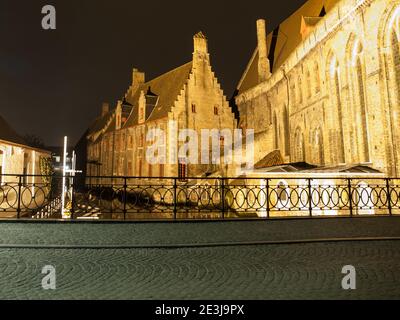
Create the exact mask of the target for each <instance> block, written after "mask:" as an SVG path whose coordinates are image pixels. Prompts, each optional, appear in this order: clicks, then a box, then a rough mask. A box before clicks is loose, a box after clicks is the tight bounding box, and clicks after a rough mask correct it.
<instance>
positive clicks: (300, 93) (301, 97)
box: [297, 76, 303, 104]
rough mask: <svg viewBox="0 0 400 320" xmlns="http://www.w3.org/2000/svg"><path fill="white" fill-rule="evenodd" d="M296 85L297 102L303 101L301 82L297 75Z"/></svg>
mask: <svg viewBox="0 0 400 320" xmlns="http://www.w3.org/2000/svg"><path fill="white" fill-rule="evenodd" d="M297 86H298V99H299V103H300V104H301V103H303V82H302V79H301V77H300V76H299V79H298V81H297Z"/></svg>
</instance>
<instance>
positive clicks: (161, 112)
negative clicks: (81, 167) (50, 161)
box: [87, 32, 237, 177]
mask: <svg viewBox="0 0 400 320" xmlns="http://www.w3.org/2000/svg"><path fill="white" fill-rule="evenodd" d="M193 40H194V52H193V58H192V61H190V62H189V63H186V64H184V65H182V66H180V67H178V68H176V69H174V70H171V71H169V72H167V73H165V74H162V75H161V76H159V77H157V78H155V79H152V80H150V81H147V82H146V80H145V74H144V73H142V72H139V71H138V70H137V69H134V70H133V76H132V85H131V86H130V87H129V89H128V91H127V93H126V95H125V97H124V99H123V101H119V102H118V103H117V106H116V108H115V109H113V110H110V108H109V106H108V105H107V104H105V105H104V106H103V110H102V115H101V116H100V117H99V118H98V119H96V121H95V122H94V123H93V124H92V126H91V127H90V129H89V131H88V133H87V139H88V147H87V148H88V149H87V150H88V156H87V158H88V163H87V174H88V175H92V176H93V175H102V176H129V177H132V176H135V177H170V176H181V177H182V176H183V177H185V176H200V175H204V174H206V173H207V172H212V171H213V170H215V168H213V167H212V166H210V165H208V164H188V165H185V164H184V163H183V162H182V161H181V159H177V161H174V160H172V159H170V158H169V152H170V151H171V149H178V148H179V147H180V146H181V145H182V144H183V143H182V142H179V145H178V144H175V145H172V144H171V142H170V141H171V140H170V137H171V135H172V134H174V133H175V132H172V130H171V128H170V126H169V123H171V122H175V123H176V126H177V128H176V129H177V130H182V129H192V130H194V131H196V132H197V133H198V135H197V137H198V138H199V139H200V137H201V129H210V130H211V129H217V130H223V129H229V130H233V129H234V128H236V126H237V121H236V120H235V118H234V115H233V113H232V110H231V108H230V106H229V104H228V102H227V99H226V97H225V95H224V93H223V91H222V89H221V87H220V84H219V83H218V80H217V78H216V77H215V74H214V72H213V71H212V68H211V64H210V55H209V52H208V44H207V39H206V37H205V36H204V35H203V34H202V33H201V32H200V33H198V34H196V35H195V36H194V39H193ZM155 128H157V129H161V130H163V132H164V133H165V134H166V137H165V141H164V142H165V149H166V154H167V159H164V160H161V159H160V161H159V163H156V164H151V163H149V162H148V161H147V159H146V151H147V149H148V146H149V145H151V144H152V143H148V139H147V134H148V132H149V130H150V129H155ZM218 143H219V142H218ZM209 151H211V144H210V149H209ZM188 152H189V153H190V152H193V150H189V151H188ZM201 152H202V150H200V144H199V150H198V154H201ZM199 163H201V162H200V161H199Z"/></svg>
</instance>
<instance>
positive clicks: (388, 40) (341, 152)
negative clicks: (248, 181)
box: [236, 0, 400, 176]
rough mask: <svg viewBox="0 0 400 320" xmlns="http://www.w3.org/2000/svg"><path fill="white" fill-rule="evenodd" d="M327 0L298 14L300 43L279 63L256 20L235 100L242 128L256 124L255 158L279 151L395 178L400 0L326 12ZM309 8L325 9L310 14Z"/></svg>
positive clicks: (356, 0)
mask: <svg viewBox="0 0 400 320" xmlns="http://www.w3.org/2000/svg"><path fill="white" fill-rule="evenodd" d="M324 2H326V1H323V0H318V1H316V0H310V1H309V3H308V4H306V5H305V6H304V7H303V8H301V9H299V11H298V12H297V13H296V14H295V15H297V17H299V16H301V19H300V18H298V19H296V20H293V21H292V25H295V26H294V28H295V29H297V32H298V33H299V36H300V37H301V41H300V43H298V44H297V45H296V46H294V47H293V48H292V50H291V52H290V53H289V54H288V56H287V58H285V59H284V61H282V63H280V64H277V63H276V62H275V63H273V61H270V59H269V58H271V52H270V53H269V55H268V56H267V55H266V53H265V48H264V44H265V43H267V44H268V46H269V49H270V50H274V48H272V42H273V41H271V40H270V39H271V35H269V36H268V37H267V36H266V34H265V27H264V26H263V24H264V22H263V20H260V21H258V24H257V25H258V41H259V45H258V49H257V50H256V52H255V54H254V55H253V58H252V61H250V63H249V66H248V68H247V70H246V71H245V73H244V75H243V78H242V80H241V83H240V84H239V87H238V90H239V94H238V95H237V97H236V103H237V105H238V108H239V112H240V124H239V125H240V127H242V128H244V129H245V128H248V129H255V132H256V143H255V157H256V159H255V161H256V162H257V161H259V160H260V159H262V158H263V157H265V156H266V155H267V154H268V153H270V152H273V151H275V150H280V152H281V154H282V157H283V159H284V161H285V162H287V163H289V162H303V161H304V162H308V163H311V164H316V165H324V166H337V165H341V164H347V165H349V164H364V165H369V166H372V167H373V168H375V169H378V170H380V171H382V172H384V173H386V174H388V175H392V176H398V175H399V174H400V162H399V159H400V148H399V144H400V131H399V125H400V118H399V111H400V110H399V108H400V94H399V92H400V90H399V89H400V1H398V0H364V1H362V0H361V1H360V0H341V1H336V3H334V4H333V5H332V6H331V7H329V9H328V10H326V7H325V8H323V5H324ZM331 3H332V1H331ZM307 5H308V7H307ZM311 5H312V6H313V7H316V6H319V8H323V12H324V13H323V14H321V16H319V17H309V16H307V10H309V9H310V8H311V7H310V6H311ZM318 10H320V9H318ZM325 10H326V14H325ZM303 11H304V12H303ZM288 36H289V38H290V37H291V35H290V34H289V35H288ZM289 40H290V39H289ZM289 40H288V41H287V43H290V41H289ZM278 46H279V42H278ZM276 55H277V52H275V58H276ZM272 57H274V55H272ZM260 60H261V61H260ZM270 63H271V64H273V67H272V66H271V68H270V69H269V70H267V72H266V71H265V67H264V66H265V65H269V64H270ZM271 69H272V70H271ZM270 70H271V71H272V73H270V72H269V71H270ZM255 73H258V77H256V75H255ZM256 78H257V79H258V81H257V83H255V82H254V80H252V81H253V84H252V85H249V83H250V82H251V81H250V79H256Z"/></svg>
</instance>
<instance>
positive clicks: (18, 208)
mask: <svg viewBox="0 0 400 320" xmlns="http://www.w3.org/2000/svg"><path fill="white" fill-rule="evenodd" d="M21 179H22V176H19V178H18V207H17V219H20V218H21V189H22V181H21Z"/></svg>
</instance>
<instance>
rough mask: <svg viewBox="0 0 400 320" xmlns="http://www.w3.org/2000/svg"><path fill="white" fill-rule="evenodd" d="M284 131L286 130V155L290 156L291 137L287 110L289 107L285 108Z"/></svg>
mask: <svg viewBox="0 0 400 320" xmlns="http://www.w3.org/2000/svg"><path fill="white" fill-rule="evenodd" d="M283 131H284V133H283V134H284V139H285V155H286V156H288V155H289V153H290V142H289V141H290V140H289V139H290V137H289V115H288V112H287V108H286V107H284V108H283Z"/></svg>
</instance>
